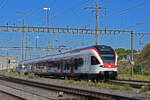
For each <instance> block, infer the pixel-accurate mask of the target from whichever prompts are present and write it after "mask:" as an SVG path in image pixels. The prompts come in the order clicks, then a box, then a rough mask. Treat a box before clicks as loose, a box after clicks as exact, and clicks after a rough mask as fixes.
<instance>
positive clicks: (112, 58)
mask: <svg viewBox="0 0 150 100" xmlns="http://www.w3.org/2000/svg"><path fill="white" fill-rule="evenodd" d="M95 51H96V52H97V53H96V54H95V56H91V67H92V68H95V72H96V73H97V76H96V79H97V80H103V79H106V80H107V79H116V77H117V55H116V52H115V51H114V50H113V49H112V48H111V47H108V46H97V47H96V49H95Z"/></svg>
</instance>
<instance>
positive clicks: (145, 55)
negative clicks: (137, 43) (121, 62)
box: [135, 43, 150, 71]
mask: <svg viewBox="0 0 150 100" xmlns="http://www.w3.org/2000/svg"><path fill="white" fill-rule="evenodd" d="M135 63H136V64H142V67H143V68H144V70H145V71H150V43H148V44H146V45H145V46H144V48H143V50H142V51H141V52H140V54H139V55H138V56H137V57H136V58H135Z"/></svg>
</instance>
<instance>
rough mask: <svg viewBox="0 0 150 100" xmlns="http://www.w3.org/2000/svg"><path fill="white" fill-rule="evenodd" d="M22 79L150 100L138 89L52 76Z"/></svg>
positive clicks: (149, 97) (148, 96) (149, 96)
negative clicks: (85, 82) (70, 82)
mask: <svg viewBox="0 0 150 100" xmlns="http://www.w3.org/2000/svg"><path fill="white" fill-rule="evenodd" d="M17 78H18V77H17ZM19 78H20V77H19ZM21 79H26V80H30V81H37V82H42V83H48V84H54V85H61V86H67V87H73V88H79V89H86V90H90V91H97V92H101V93H107V94H113V95H120V96H126V97H132V98H141V99H144V100H150V95H147V94H139V93H138V92H137V90H136V89H135V90H133V91H128V90H112V89H106V88H98V87H94V86H93V87H90V86H86V85H74V84H67V83H65V82H64V80H61V79H50V78H36V79H28V78H26V77H24V78H21ZM35 91H37V90H35ZM40 93H41V92H40ZM44 94H45V93H44ZM47 95H52V94H47ZM53 96H54V97H56V94H53V95H52V97H53Z"/></svg>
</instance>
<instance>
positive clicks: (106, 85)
mask: <svg viewBox="0 0 150 100" xmlns="http://www.w3.org/2000/svg"><path fill="white" fill-rule="evenodd" d="M97 86H98V87H99V88H108V89H112V90H132V87H130V86H129V85H124V86H120V85H116V84H107V83H98V84H97Z"/></svg>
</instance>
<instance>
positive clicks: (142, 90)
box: [139, 85, 149, 93]
mask: <svg viewBox="0 0 150 100" xmlns="http://www.w3.org/2000/svg"><path fill="white" fill-rule="evenodd" d="M147 91H149V86H147V85H145V86H142V87H141V89H140V91H139V92H140V93H146V92H147Z"/></svg>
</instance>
